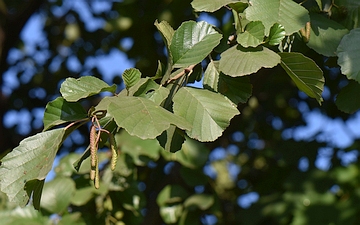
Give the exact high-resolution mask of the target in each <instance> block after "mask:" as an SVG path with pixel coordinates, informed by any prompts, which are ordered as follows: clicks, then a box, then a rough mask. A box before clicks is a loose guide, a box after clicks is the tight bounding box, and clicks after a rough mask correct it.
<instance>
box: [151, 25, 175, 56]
mask: <svg viewBox="0 0 360 225" xmlns="http://www.w3.org/2000/svg"><path fill="white" fill-rule="evenodd" d="M154 25H155V26H156V28H157V29H158V31H159V32H160V34H161V36H162V37H163V40H164V42H165V45H166V47H167V48H168V49H169V47H170V44H171V40H172V38H173V36H174V33H175V31H174V29H173V28H172V27H171V26H170V24H169V23H168V22H166V21H161V22H160V23H159V22H158V21H157V20H156V21H155V23H154Z"/></svg>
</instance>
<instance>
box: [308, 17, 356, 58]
mask: <svg viewBox="0 0 360 225" xmlns="http://www.w3.org/2000/svg"><path fill="white" fill-rule="evenodd" d="M310 18H311V32H310V39H309V42H308V43H307V46H309V47H310V48H312V49H314V50H315V51H316V52H317V53H319V54H322V55H324V56H328V57H330V56H336V50H337V48H338V46H339V44H340V41H341V39H342V38H343V37H344V35H346V34H347V33H348V32H349V31H348V30H347V29H346V28H345V27H344V26H342V25H341V24H339V23H337V22H335V21H334V20H331V19H328V18H326V17H325V16H322V15H319V14H310Z"/></svg>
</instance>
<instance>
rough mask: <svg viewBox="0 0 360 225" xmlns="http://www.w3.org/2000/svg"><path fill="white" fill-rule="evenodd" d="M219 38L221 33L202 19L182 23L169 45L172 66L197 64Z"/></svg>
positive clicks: (215, 44)
mask: <svg viewBox="0 0 360 225" xmlns="http://www.w3.org/2000/svg"><path fill="white" fill-rule="evenodd" d="M221 38H222V35H221V34H219V33H218V32H217V31H216V30H215V29H214V28H213V27H212V26H211V25H210V24H208V23H206V22H204V21H201V22H198V23H196V22H194V21H187V22H184V23H182V24H181V26H180V27H179V28H178V29H177V30H176V31H175V33H174V36H173V38H172V40H171V45H170V51H171V55H172V59H173V64H174V65H173V66H174V68H181V67H187V66H190V65H195V64H198V63H199V62H201V61H202V60H203V59H204V58H205V57H206V56H207V55H208V54H210V52H211V51H212V50H213V49H214V48H215V47H216V46H217V45H218V44H219V43H220V40H221Z"/></svg>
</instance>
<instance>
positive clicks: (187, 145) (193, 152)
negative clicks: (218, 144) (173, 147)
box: [175, 138, 209, 169]
mask: <svg viewBox="0 0 360 225" xmlns="http://www.w3.org/2000/svg"><path fill="white" fill-rule="evenodd" d="M175 156H176V159H175V160H176V161H178V162H179V163H181V165H183V166H185V167H188V168H191V169H196V168H201V167H202V166H204V164H205V163H206V161H207V159H208V156H209V149H208V148H207V147H206V146H205V145H204V144H203V143H200V142H198V141H196V140H193V139H190V138H186V141H185V142H184V144H183V146H182V149H181V151H178V152H176V153H175Z"/></svg>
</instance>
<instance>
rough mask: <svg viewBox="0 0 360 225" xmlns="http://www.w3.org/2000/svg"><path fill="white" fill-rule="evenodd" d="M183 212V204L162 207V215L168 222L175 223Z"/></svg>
mask: <svg viewBox="0 0 360 225" xmlns="http://www.w3.org/2000/svg"><path fill="white" fill-rule="evenodd" d="M182 213H183V206H182V204H177V205H171V206H161V207H160V216H161V218H162V219H163V220H164V222H165V223H166V224H175V223H176V222H177V221H178V220H179V218H180V216H181V215H182Z"/></svg>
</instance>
